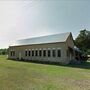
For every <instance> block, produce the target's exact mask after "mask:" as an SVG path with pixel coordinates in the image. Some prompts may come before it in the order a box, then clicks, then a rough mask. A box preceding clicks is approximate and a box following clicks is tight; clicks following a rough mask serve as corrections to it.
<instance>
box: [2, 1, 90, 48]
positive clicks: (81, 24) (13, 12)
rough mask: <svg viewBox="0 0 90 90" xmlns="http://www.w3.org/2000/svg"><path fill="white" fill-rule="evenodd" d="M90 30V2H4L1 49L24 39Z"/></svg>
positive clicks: (74, 35) (74, 33)
mask: <svg viewBox="0 0 90 90" xmlns="http://www.w3.org/2000/svg"><path fill="white" fill-rule="evenodd" d="M85 28H86V29H87V30H90V1H89V0H31V1H29V0H18V1H17V0H13V1H11V0H7V1H6V0H4V1H0V48H4V47H8V46H9V45H11V44H12V43H13V42H14V41H16V40H18V39H23V38H30V37H37V36H43V35H49V34H56V33H63V32H72V34H73V37H74V38H76V37H77V35H78V33H79V31H80V30H82V29H85Z"/></svg>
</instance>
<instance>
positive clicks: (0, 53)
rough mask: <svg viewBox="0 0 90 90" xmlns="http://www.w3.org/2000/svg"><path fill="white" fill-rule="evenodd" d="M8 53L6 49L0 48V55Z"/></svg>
mask: <svg viewBox="0 0 90 90" xmlns="http://www.w3.org/2000/svg"><path fill="white" fill-rule="evenodd" d="M7 54H8V49H6V48H4V49H0V55H7Z"/></svg>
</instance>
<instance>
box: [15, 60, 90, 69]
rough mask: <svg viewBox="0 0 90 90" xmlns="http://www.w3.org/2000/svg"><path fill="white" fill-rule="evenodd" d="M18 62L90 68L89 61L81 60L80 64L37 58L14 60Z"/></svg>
mask: <svg viewBox="0 0 90 90" xmlns="http://www.w3.org/2000/svg"><path fill="white" fill-rule="evenodd" d="M14 61H19V62H29V63H37V64H46V65H56V66H65V67H72V68H81V69H90V61H86V62H82V63H80V64H76V63H75V64H74V63H73V64H68V65H62V64H60V63H55V62H48V61H47V62H46V61H43V62H42V61H38V60H14Z"/></svg>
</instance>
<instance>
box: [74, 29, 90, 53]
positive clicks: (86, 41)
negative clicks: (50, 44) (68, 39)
mask: <svg viewBox="0 0 90 90" xmlns="http://www.w3.org/2000/svg"><path fill="white" fill-rule="evenodd" d="M75 44H76V46H77V47H78V48H80V49H81V50H82V51H83V52H88V51H90V31H88V30H86V29H84V30H81V31H80V33H79V35H78V36H77V38H76V39H75Z"/></svg>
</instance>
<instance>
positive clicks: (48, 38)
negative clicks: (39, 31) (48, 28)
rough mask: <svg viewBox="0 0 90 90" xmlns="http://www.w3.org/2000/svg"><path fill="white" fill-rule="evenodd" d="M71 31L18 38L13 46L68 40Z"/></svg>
mask: <svg viewBox="0 0 90 90" xmlns="http://www.w3.org/2000/svg"><path fill="white" fill-rule="evenodd" d="M70 34H71V33H70V32H67V33H61V34H54V35H48V36H41V37H34V38H28V39H21V40H18V41H17V42H16V43H15V44H13V45H11V46H15V45H16V46H19V45H32V44H45V43H55V42H66V40H67V38H68V36H69V35H70Z"/></svg>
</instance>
